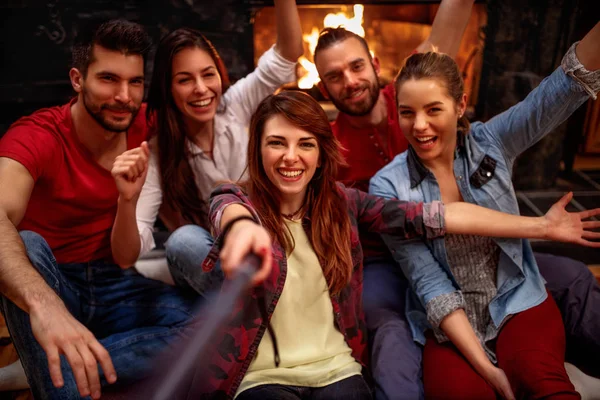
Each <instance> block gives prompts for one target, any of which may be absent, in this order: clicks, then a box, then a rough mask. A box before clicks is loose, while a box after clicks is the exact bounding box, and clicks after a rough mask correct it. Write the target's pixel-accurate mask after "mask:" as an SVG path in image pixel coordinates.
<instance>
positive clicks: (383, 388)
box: [363, 258, 424, 400]
mask: <svg viewBox="0 0 600 400" xmlns="http://www.w3.org/2000/svg"><path fill="white" fill-rule="evenodd" d="M408 289H409V283H408V280H407V279H406V277H405V276H404V274H403V273H402V271H401V270H400V267H399V266H398V265H397V264H396V263H395V262H394V261H393V260H386V259H379V258H378V259H365V261H364V281H363V308H364V312H365V319H366V323H367V330H368V333H369V348H370V353H371V372H372V374H373V380H374V381H375V399H377V400H385V399H422V398H424V391H423V381H422V370H421V360H422V352H423V350H422V348H421V346H420V345H419V344H417V343H415V342H414V341H413V336H412V332H411V329H410V325H409V323H408V320H407V319H406V313H405V310H406V291H407V290H408Z"/></svg>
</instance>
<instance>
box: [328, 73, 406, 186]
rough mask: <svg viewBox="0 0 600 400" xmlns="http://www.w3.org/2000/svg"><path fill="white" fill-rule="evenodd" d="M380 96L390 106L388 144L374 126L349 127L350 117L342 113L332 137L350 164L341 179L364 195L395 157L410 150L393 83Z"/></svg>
mask: <svg viewBox="0 0 600 400" xmlns="http://www.w3.org/2000/svg"><path fill="white" fill-rule="evenodd" d="M379 95H380V96H383V97H384V98H385V102H386V107H387V129H388V131H387V136H388V137H387V142H388V143H387V144H386V145H384V143H383V141H382V138H381V136H380V135H379V132H377V129H376V128H375V127H369V128H364V129H357V128H355V127H353V126H352V125H351V124H350V122H349V120H348V118H351V117H350V116H348V115H346V114H344V113H342V112H340V113H339V114H338V117H337V119H336V120H335V121H334V122H333V123H332V124H331V128H332V130H333V134H334V135H335V136H336V137H337V138H338V140H339V141H340V143H341V144H342V146H343V147H344V149H345V151H344V152H343V154H344V157H345V158H346V162H347V163H348V165H349V166H348V167H345V168H342V169H341V170H340V173H339V175H338V180H340V181H341V182H343V183H344V184H345V185H346V186H353V187H355V188H357V189H360V190H363V191H365V192H366V191H368V190H369V180H370V179H371V177H373V175H375V173H376V172H377V171H379V170H380V169H381V168H383V167H384V166H385V165H387V164H388V163H389V162H390V161H392V159H393V158H394V157H395V156H396V155H398V154H400V153H402V152H403V151H404V150H406V149H408V142H407V141H406V138H405V137H404V135H403V134H402V131H401V130H400V125H399V123H398V111H397V110H396V92H395V90H394V84H393V83H390V84H389V85H387V86H386V87H384V88H383V89H381V92H380V94H379Z"/></svg>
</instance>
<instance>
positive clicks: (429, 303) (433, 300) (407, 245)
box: [369, 176, 462, 327]
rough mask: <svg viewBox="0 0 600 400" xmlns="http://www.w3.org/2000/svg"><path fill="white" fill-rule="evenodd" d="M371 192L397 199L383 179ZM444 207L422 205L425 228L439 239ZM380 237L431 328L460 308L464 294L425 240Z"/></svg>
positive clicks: (373, 182) (374, 182)
mask: <svg viewBox="0 0 600 400" xmlns="http://www.w3.org/2000/svg"><path fill="white" fill-rule="evenodd" d="M369 193H371V194H374V195H376V196H381V197H383V198H386V199H392V198H395V197H396V196H397V193H396V190H395V189H394V185H393V184H392V183H391V182H390V181H389V180H388V179H387V178H386V177H384V176H376V177H374V178H373V179H371V182H370V186H369ZM441 205H442V204H441V203H440V202H434V203H426V204H424V206H423V222H424V226H425V227H426V229H427V230H429V229H431V230H432V232H431V236H432V237H436V235H435V234H437V233H443V220H444V209H443V207H441ZM428 236H429V235H428ZM437 236H440V235H437ZM381 237H382V238H383V241H384V243H385V244H386V246H387V247H388V248H389V249H390V252H391V253H392V257H393V258H394V260H395V261H396V262H397V263H398V265H399V266H400V268H401V269H402V272H403V273H404V275H405V276H406V277H407V278H408V280H409V282H410V285H411V288H412V289H413V291H414V292H415V293H416V295H417V297H418V298H419V301H420V302H421V304H422V306H423V307H424V308H425V309H426V311H427V314H428V315H427V316H428V320H429V322H430V324H431V325H432V326H434V327H437V326H439V322H441V320H442V319H443V318H444V317H445V316H446V315H448V314H449V313H450V312H452V311H454V310H456V309H457V308H460V307H461V305H458V306H456V304H457V298H460V299H461V300H462V295H461V294H460V292H459V291H457V289H456V287H455V286H454V284H453V282H452V280H451V279H450V277H449V276H448V274H447V273H446V271H445V269H444V268H443V267H442V265H441V264H440V263H439V261H438V260H437V259H436V258H435V256H434V255H433V253H432V251H431V249H430V248H429V247H428V246H427V244H426V243H425V241H423V240H422V239H413V240H408V241H407V240H400V239H399V238H398V237H397V236H395V235H389V234H382V235H381ZM446 311H447V312H446ZM430 312H432V313H435V316H434V318H433V319H432V318H431V317H432V316H430V315H429V313H430ZM444 312H446V314H444ZM441 314H444V315H441ZM436 321H437V322H436Z"/></svg>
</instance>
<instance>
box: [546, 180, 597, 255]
mask: <svg viewBox="0 0 600 400" xmlns="http://www.w3.org/2000/svg"><path fill="white" fill-rule="evenodd" d="M572 198H573V192H569V193H567V194H566V195H564V196H563V197H562V198H561V199H560V200H559V201H557V202H556V203H554V204H553V205H552V207H550V210H548V212H547V213H546V215H544V219H545V220H546V223H547V233H546V239H548V240H554V241H558V242H569V243H576V244H579V245H582V246H588V247H598V248H600V241H590V239H600V232H594V231H593V230H594V229H598V228H600V221H584V220H587V219H589V218H591V217H594V216H597V215H600V208H595V209H593V210H587V211H580V212H568V211H567V210H565V207H566V206H567V204H569V202H570V201H571V199H572Z"/></svg>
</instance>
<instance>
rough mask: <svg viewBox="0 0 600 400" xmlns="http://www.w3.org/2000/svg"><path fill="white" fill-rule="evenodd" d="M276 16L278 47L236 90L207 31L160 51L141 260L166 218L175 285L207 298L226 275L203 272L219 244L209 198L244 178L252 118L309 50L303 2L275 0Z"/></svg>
mask: <svg viewBox="0 0 600 400" xmlns="http://www.w3.org/2000/svg"><path fill="white" fill-rule="evenodd" d="M275 13H276V19H277V42H276V44H275V45H274V46H273V47H272V48H271V49H270V50H268V51H266V52H265V53H264V54H263V55H262V56H261V58H260V59H259V61H258V66H257V67H256V69H255V70H254V71H253V72H252V73H250V74H249V75H248V76H246V77H245V78H243V79H240V80H239V81H237V82H236V83H235V84H234V85H232V86H231V87H229V88H228V86H229V80H228V77H227V72H226V70H225V67H224V65H223V61H222V60H221V58H220V57H219V54H218V53H217V51H216V49H215V48H214V47H213V46H212V44H211V43H210V41H208V39H206V38H205V37H204V36H203V35H202V34H201V33H200V32H198V31H196V30H193V29H188V28H182V29H178V30H176V31H174V32H171V33H170V34H169V35H167V36H165V37H164V38H163V39H162V40H161V42H160V43H159V45H158V48H157V51H156V56H155V61H154V71H153V75H152V81H151V83H150V91H149V94H148V109H147V113H148V120H149V121H150V126H151V133H153V134H154V138H153V139H152V140H151V141H150V147H151V152H150V160H149V170H148V175H147V177H146V182H145V184H144V187H143V189H142V192H141V194H140V198H139V200H138V204H137V209H136V218H137V225H138V230H139V235H140V241H141V248H140V255H143V254H145V253H147V252H149V251H150V250H152V249H153V248H154V247H155V243H154V239H153V235H152V232H153V227H154V224H155V221H156V218H157V216H158V215H160V217H161V219H162V221H163V222H164V223H165V225H166V226H167V228H168V229H169V231H171V232H172V234H171V235H170V237H169V240H168V241H167V243H166V244H165V247H166V253H167V260H168V263H169V270H170V272H171V275H172V276H173V280H174V281H175V283H176V284H178V285H181V286H185V287H192V288H193V289H194V290H196V291H197V292H199V293H204V292H205V291H206V290H208V289H209V288H210V285H211V284H212V283H214V282H220V278H221V276H222V274H221V272H220V270H218V271H217V272H215V274H214V276H213V277H211V276H208V275H207V274H202V273H200V274H199V273H198V272H199V270H200V265H201V262H202V260H203V259H204V258H205V257H206V255H207V254H208V251H209V250H210V248H211V246H212V240H213V239H212V236H211V235H210V233H209V232H208V231H207V230H206V228H207V227H208V225H207V223H206V215H207V209H206V200H207V199H208V197H209V195H210V192H211V190H212V188H213V187H214V186H215V183H218V182H220V181H236V180H238V179H239V178H240V177H242V175H243V174H244V168H245V166H246V154H247V144H248V132H247V125H248V123H249V121H250V117H251V116H252V113H253V112H254V111H255V109H256V107H257V106H258V104H259V103H260V102H261V100H262V99H264V98H265V97H266V96H267V95H269V94H271V93H273V92H274V91H275V90H276V89H277V88H279V87H280V86H281V85H282V84H284V83H287V82H290V81H293V80H295V78H296V76H295V67H296V60H297V59H298V57H299V56H300V55H302V53H303V47H302V31H301V27H300V19H299V16H298V11H297V8H296V4H295V0H275ZM213 278H214V279H213Z"/></svg>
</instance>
